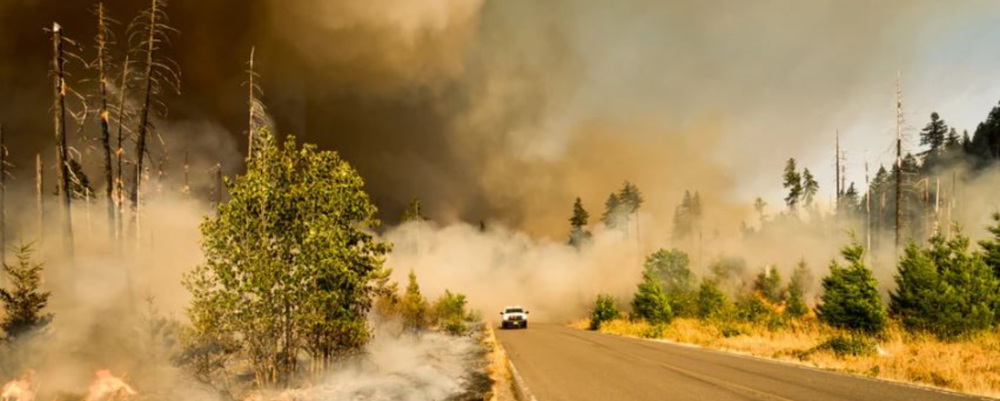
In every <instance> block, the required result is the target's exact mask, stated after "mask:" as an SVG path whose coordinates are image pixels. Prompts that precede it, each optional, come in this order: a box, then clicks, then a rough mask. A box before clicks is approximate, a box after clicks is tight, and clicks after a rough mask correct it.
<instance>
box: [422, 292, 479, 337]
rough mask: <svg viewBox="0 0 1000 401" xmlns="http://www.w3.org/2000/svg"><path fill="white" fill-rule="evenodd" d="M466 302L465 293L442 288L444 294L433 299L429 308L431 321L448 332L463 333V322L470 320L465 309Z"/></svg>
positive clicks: (464, 327)
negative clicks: (431, 316) (431, 313)
mask: <svg viewBox="0 0 1000 401" xmlns="http://www.w3.org/2000/svg"><path fill="white" fill-rule="evenodd" d="M467 303H468V302H467V301H466V299H465V295H462V294H453V293H452V292H451V291H448V290H444V294H441V297H440V298H438V299H437V301H434V306H433V307H432V308H431V311H432V312H433V318H432V320H433V323H434V324H435V325H437V326H438V327H439V328H441V330H444V331H445V332H446V333H448V334H452V335H462V334H465V333H466V331H467V327H466V324H465V323H466V322H467V321H469V320H471V319H470V317H471V314H470V313H467V312H466V310H465V306H466V304H467Z"/></svg>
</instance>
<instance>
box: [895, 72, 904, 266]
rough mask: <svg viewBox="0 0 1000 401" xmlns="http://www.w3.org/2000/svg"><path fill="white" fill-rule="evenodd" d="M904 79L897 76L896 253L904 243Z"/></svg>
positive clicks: (897, 253)
mask: <svg viewBox="0 0 1000 401" xmlns="http://www.w3.org/2000/svg"><path fill="white" fill-rule="evenodd" d="M902 229H903V79H902V77H898V76H897V78H896V255H897V256H898V255H899V247H900V246H901V245H902V243H903V238H902Z"/></svg>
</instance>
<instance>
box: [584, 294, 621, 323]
mask: <svg viewBox="0 0 1000 401" xmlns="http://www.w3.org/2000/svg"><path fill="white" fill-rule="evenodd" d="M620 315H621V311H620V310H618V305H617V302H615V298H614V297H612V296H611V295H607V294H600V295H598V296H597V300H596V301H594V309H593V310H591V312H590V329H591V330H599V329H600V328H601V324H602V323H604V322H607V321H609V320H614V319H617V318H618V316H620Z"/></svg>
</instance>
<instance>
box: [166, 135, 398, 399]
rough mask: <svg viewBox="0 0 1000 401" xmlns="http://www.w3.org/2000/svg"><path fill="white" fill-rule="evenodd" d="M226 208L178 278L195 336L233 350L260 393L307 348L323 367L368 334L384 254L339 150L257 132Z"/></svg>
mask: <svg viewBox="0 0 1000 401" xmlns="http://www.w3.org/2000/svg"><path fill="white" fill-rule="evenodd" d="M258 138H259V145H260V146H259V149H258V151H257V152H255V157H253V158H250V159H248V161H247V162H248V166H247V172H246V174H244V175H242V176H238V177H236V179H235V180H227V183H226V184H227V187H228V192H229V195H230V198H229V201H228V202H226V203H223V204H221V205H219V209H218V212H217V214H216V216H214V217H211V218H208V219H206V220H205V221H204V222H203V223H202V225H201V231H202V250H203V251H204V254H205V261H204V262H203V263H202V264H200V265H198V266H197V267H196V268H195V269H194V270H193V271H192V272H191V273H190V274H188V275H187V276H186V277H185V283H184V284H185V286H186V287H187V288H188V290H189V291H191V294H192V301H191V305H190V307H189V309H188V314H189V318H190V320H191V322H192V331H193V336H194V337H198V338H210V339H213V340H214V341H216V342H219V343H224V344H235V346H236V347H237V348H238V350H239V352H240V353H241V355H242V356H243V357H244V358H245V359H246V360H247V361H248V362H249V364H250V367H251V368H252V370H253V373H254V378H255V380H256V382H257V384H258V385H259V386H268V385H274V384H277V383H286V384H287V383H288V380H290V378H291V376H292V374H293V373H294V372H295V371H296V369H297V365H298V361H299V356H300V355H301V353H302V352H303V351H304V352H305V353H307V354H308V355H309V356H310V357H311V358H310V360H311V361H312V363H313V364H314V366H316V367H318V368H319V369H323V368H325V367H327V366H329V364H330V363H331V362H332V361H333V358H334V357H335V356H337V354H340V353H342V352H346V351H350V350H354V349H357V348H359V347H361V346H362V345H363V344H364V343H365V342H366V341H367V340H368V338H369V330H368V326H367V321H366V316H367V314H368V311H369V309H370V308H371V304H372V298H373V295H374V294H375V292H376V287H375V286H376V283H375V278H376V277H378V274H379V272H380V270H381V269H382V263H383V259H384V256H385V254H386V253H387V252H388V250H389V246H388V245H387V244H385V243H382V242H380V241H378V240H377V239H376V238H375V237H374V236H373V235H372V229H373V228H375V227H377V226H378V224H379V221H378V220H377V219H376V218H375V213H376V209H375V206H373V205H372V204H371V202H370V200H369V198H368V194H366V193H365V192H364V190H363V185H364V182H363V180H362V179H361V177H360V176H359V175H358V174H357V172H356V171H355V170H354V169H353V168H352V167H351V166H350V165H349V164H348V163H347V162H346V161H343V160H342V159H341V158H340V156H338V155H337V153H335V152H330V151H320V150H318V149H317V148H316V146H314V145H309V144H307V145H303V146H301V147H300V146H298V145H297V144H296V142H295V139H294V138H292V137H289V138H287V139H286V140H285V141H284V143H283V145H281V146H279V145H278V144H277V143H276V142H275V140H274V138H273V137H272V136H271V134H270V133H269V132H268V131H267V130H266V129H262V130H261V131H260V134H259V137H258Z"/></svg>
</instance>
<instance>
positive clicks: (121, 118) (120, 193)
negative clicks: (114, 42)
mask: <svg viewBox="0 0 1000 401" xmlns="http://www.w3.org/2000/svg"><path fill="white" fill-rule="evenodd" d="M128 62H129V60H128V56H125V62H124V63H123V64H122V84H121V88H120V89H119V90H120V91H121V93H120V94H119V96H118V149H117V150H116V151H115V163H116V164H117V170H116V173H115V174H116V177H115V191H116V193H115V203H117V204H118V215H117V216H116V218H115V231H116V235H117V236H118V237H119V238H124V237H125V236H124V235H123V233H122V225H123V224H122V221H123V220H124V216H123V215H124V213H125V179H124V178H123V177H122V172H123V171H125V170H123V169H122V158H123V157H124V155H125V149H124V148H123V147H122V139H123V138H122V135H123V134H124V128H125V93H126V92H128V67H129V64H128Z"/></svg>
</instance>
